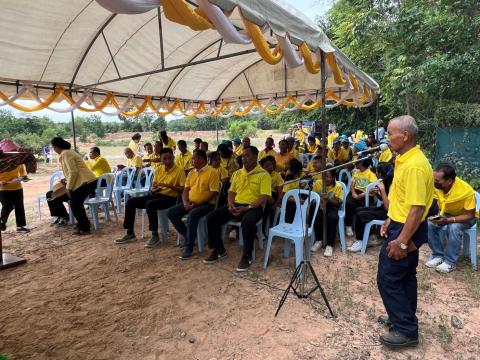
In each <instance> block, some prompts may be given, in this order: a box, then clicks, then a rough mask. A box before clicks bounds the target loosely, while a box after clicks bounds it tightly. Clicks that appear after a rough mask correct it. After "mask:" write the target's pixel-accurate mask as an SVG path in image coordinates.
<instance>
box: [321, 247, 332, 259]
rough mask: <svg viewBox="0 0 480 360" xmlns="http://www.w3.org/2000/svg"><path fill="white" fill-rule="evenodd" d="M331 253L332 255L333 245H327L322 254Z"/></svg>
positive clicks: (327, 255)
mask: <svg viewBox="0 0 480 360" xmlns="http://www.w3.org/2000/svg"><path fill="white" fill-rule="evenodd" d="M332 255H333V247H331V246H327V247H326V248H325V252H324V253H323V256H326V257H331V256H332Z"/></svg>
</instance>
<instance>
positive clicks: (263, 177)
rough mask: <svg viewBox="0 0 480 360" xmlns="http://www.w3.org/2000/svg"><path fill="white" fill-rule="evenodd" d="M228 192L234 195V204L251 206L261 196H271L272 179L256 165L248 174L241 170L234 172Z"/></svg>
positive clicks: (243, 169)
mask: <svg viewBox="0 0 480 360" xmlns="http://www.w3.org/2000/svg"><path fill="white" fill-rule="evenodd" d="M229 191H230V192H232V193H235V202H236V203H238V204H251V203H253V202H255V201H256V200H257V199H258V198H259V197H260V196H262V195H266V196H272V179H271V177H270V174H269V173H268V172H266V171H265V170H263V168H262V167H261V166H260V165H258V164H257V166H256V167H255V168H254V169H253V170H252V171H250V172H247V170H245V168H241V169H240V170H238V171H236V172H235V176H234V177H233V178H232V185H231V186H230V190H229Z"/></svg>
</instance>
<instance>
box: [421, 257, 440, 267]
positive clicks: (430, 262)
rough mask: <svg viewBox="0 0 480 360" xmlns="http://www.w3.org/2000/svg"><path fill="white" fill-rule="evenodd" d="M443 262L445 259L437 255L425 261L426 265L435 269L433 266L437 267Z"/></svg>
mask: <svg viewBox="0 0 480 360" xmlns="http://www.w3.org/2000/svg"><path fill="white" fill-rule="evenodd" d="M441 263H443V259H442V258H439V257H436V258H432V259H430V260H428V261H427V262H426V263H425V266H426V267H429V268H432V269H433V268H436V267H437V266H438V265H440V264H441Z"/></svg>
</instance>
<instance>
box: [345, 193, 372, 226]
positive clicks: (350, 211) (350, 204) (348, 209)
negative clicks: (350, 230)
mask: <svg viewBox="0 0 480 360" xmlns="http://www.w3.org/2000/svg"><path fill="white" fill-rule="evenodd" d="M372 201H373V197H371V196H370V204H371V203H372ZM364 206H365V198H361V199H358V200H355V199H354V198H353V196H352V193H349V194H348V195H347V201H346V202H345V226H352V223H353V215H354V214H355V210H356V209H357V208H359V207H364Z"/></svg>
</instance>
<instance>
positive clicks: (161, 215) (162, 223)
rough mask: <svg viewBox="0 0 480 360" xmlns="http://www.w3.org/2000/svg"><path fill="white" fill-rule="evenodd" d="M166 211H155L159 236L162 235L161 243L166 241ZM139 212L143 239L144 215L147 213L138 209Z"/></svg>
mask: <svg viewBox="0 0 480 360" xmlns="http://www.w3.org/2000/svg"><path fill="white" fill-rule="evenodd" d="M168 209H169V208H168ZM168 209H163V210H157V215H158V225H159V227H160V235H162V241H164V242H166V241H167V240H168V216H167V211H168ZM139 210H140V216H141V219H142V221H141V224H142V226H141V238H142V239H143V238H144V236H145V214H146V213H147V210H145V209H139Z"/></svg>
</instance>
